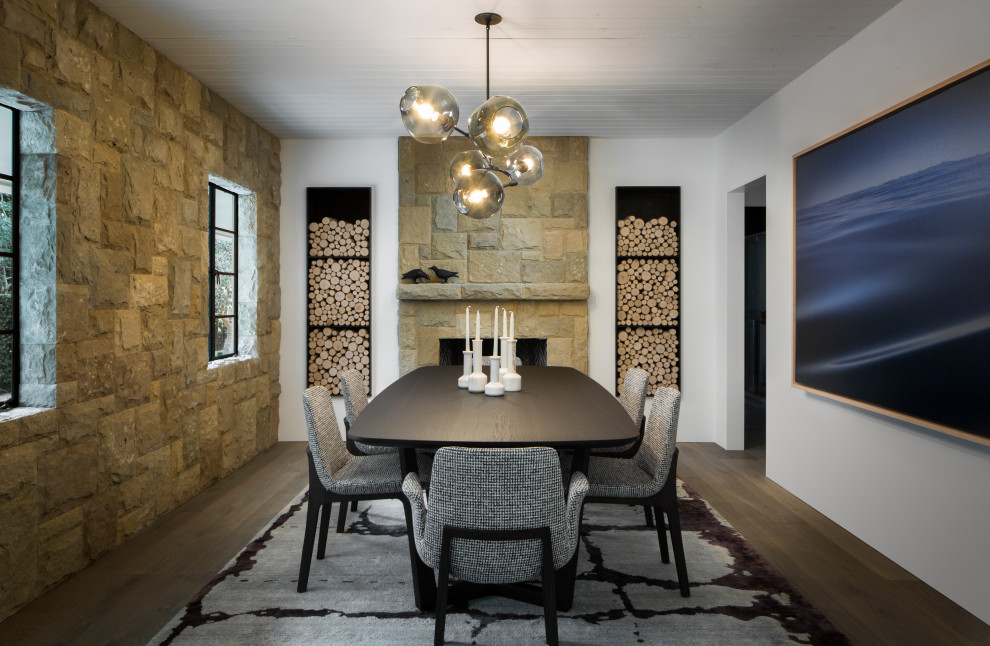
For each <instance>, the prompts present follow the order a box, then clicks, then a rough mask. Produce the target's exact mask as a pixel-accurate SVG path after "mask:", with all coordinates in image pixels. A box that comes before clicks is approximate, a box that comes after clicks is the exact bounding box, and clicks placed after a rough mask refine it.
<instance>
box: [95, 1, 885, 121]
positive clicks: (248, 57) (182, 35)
mask: <svg viewBox="0 0 990 646" xmlns="http://www.w3.org/2000/svg"><path fill="white" fill-rule="evenodd" d="M897 1H898V0H710V1H707V0H694V1H693V2H692V1H691V0H652V1H651V0H612V1H611V2H609V1H606V0H569V1H568V0H542V1H541V0H414V1H404V2H399V1H397V0H363V1H362V0H357V1H352V2H340V1H339V0H333V1H331V0H275V1H272V0H92V2H93V3H94V4H96V5H97V6H98V7H100V8H102V9H103V10H104V11H106V12H107V13H108V14H110V15H111V16H113V17H114V18H116V19H117V20H118V21H119V22H121V23H122V24H124V25H125V26H127V27H128V28H130V29H131V30H133V31H134V32H135V33H137V34H138V36H140V37H141V38H143V39H144V40H146V41H148V42H149V43H151V44H152V45H153V46H154V47H155V48H157V49H158V50H160V51H161V52H163V53H164V54H165V55H167V56H168V57H169V58H171V59H172V60H174V61H175V62H176V63H178V64H179V65H180V66H182V67H183V68H185V69H186V70H188V71H189V72H191V73H192V74H193V75H194V76H196V77H197V78H199V79H200V80H201V81H203V82H204V83H205V84H206V85H208V86H209V87H210V88H212V89H213V90H215V91H217V92H218V93H219V94H220V95H221V96H223V97H224V98H226V99H227V100H228V101H230V102H231V103H233V104H234V105H235V106H237V107H238V108H239V109H240V110H241V111H242V112H244V113H245V114H246V115H248V116H249V117H251V118H252V119H254V120H255V121H257V122H258V123H259V124H261V125H262V126H263V127H265V128H266V129H268V130H269V131H270V132H271V133H272V134H274V135H276V136H278V137H280V138H291V139H296V138H299V139H317V138H358V137H360V138H366V137H396V136H400V135H403V134H405V130H404V129H403V127H402V122H401V121H400V119H399V111H398V104H399V98H400V97H401V96H402V93H403V92H404V91H405V90H406V88H407V87H408V86H410V85H416V84H436V85H443V86H444V87H446V88H448V89H449V90H451V91H452V92H453V93H454V95H455V96H456V97H457V100H458V102H459V104H460V107H461V125H462V126H463V125H464V124H466V122H467V117H468V116H469V115H470V113H471V112H472V111H473V110H474V108H476V107H477V106H478V105H480V104H481V103H482V102H483V100H484V98H485V28H484V26H482V25H479V24H477V23H475V21H474V16H475V14H477V13H481V12H483V11H494V12H496V13H499V14H501V15H502V17H503V20H502V23H501V24H500V25H497V26H495V27H492V31H491V55H492V60H491V90H492V94H508V95H509V96H512V97H514V98H516V99H517V100H519V101H520V102H521V103H522V104H523V106H525V108H526V110H527V112H528V113H529V119H530V134H532V135H543V136H547V135H586V136H593V137H609V138H638V137H711V136H714V135H716V134H718V133H720V132H722V131H723V130H724V129H725V128H727V127H728V126H730V125H731V124H732V123H734V122H735V121H737V120H738V119H739V118H740V117H742V116H744V115H745V114H747V113H748V112H749V111H750V110H752V109H753V108H755V107H756V106H757V105H759V104H760V103H761V102H762V101H763V100H765V99H766V98H767V97H769V96H771V95H772V94H773V93H774V92H776V91H777V90H778V89H780V88H781V87H783V86H784V85H786V84H787V83H788V82H789V81H791V80H792V79H794V78H795V77H797V76H798V75H800V74H801V73H802V72H803V71H805V70H807V69H808V68H809V67H811V66H812V65H814V64H815V63H816V62H818V61H819V60H821V59H822V58H824V57H825V56H826V55H827V54H828V53H829V52H831V51H833V50H834V49H835V48H836V47H838V46H839V45H841V44H842V43H844V42H845V41H846V40H848V39H849V38H850V37H851V36H853V35H854V34H856V33H857V32H859V31H860V30H862V29H863V28H864V27H866V26H867V25H868V24H870V23H871V22H873V21H874V20H875V19H876V18H878V17H879V16H880V15H882V14H883V13H884V12H886V11H887V10H888V9H890V7H892V6H893V5H895V4H897Z"/></svg>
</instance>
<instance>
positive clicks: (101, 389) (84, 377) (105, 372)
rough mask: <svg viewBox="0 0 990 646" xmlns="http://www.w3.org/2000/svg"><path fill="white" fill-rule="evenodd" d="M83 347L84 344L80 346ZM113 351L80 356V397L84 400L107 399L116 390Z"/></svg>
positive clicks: (78, 386)
mask: <svg viewBox="0 0 990 646" xmlns="http://www.w3.org/2000/svg"><path fill="white" fill-rule="evenodd" d="M80 345H82V344H80ZM113 366H114V354H113V350H112V349H109V351H107V352H102V353H100V354H93V355H90V356H86V357H84V356H82V354H80V356H79V375H78V385H77V388H78V392H77V394H78V396H79V397H80V398H81V399H82V400H84V401H85V400H87V399H94V398H97V397H105V396H106V395H109V394H111V393H113V388H114V383H115V380H114V376H113Z"/></svg>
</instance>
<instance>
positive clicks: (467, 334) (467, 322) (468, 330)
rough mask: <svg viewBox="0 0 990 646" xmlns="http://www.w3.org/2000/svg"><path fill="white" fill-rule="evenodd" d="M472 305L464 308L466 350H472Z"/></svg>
mask: <svg viewBox="0 0 990 646" xmlns="http://www.w3.org/2000/svg"><path fill="white" fill-rule="evenodd" d="M470 338H471V306H470V305H468V307H467V309H465V310H464V351H465V352H470V351H471V341H470Z"/></svg>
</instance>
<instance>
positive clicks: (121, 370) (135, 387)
mask: <svg viewBox="0 0 990 646" xmlns="http://www.w3.org/2000/svg"><path fill="white" fill-rule="evenodd" d="M114 376H115V379H114V383H115V384H116V386H117V388H116V391H115V392H116V395H117V405H118V407H119V408H131V407H133V406H140V405H141V404H144V403H146V402H147V401H148V399H149V397H150V396H151V391H150V385H151V355H150V353H147V352H133V353H130V354H123V355H118V356H117V358H116V360H115V362H114Z"/></svg>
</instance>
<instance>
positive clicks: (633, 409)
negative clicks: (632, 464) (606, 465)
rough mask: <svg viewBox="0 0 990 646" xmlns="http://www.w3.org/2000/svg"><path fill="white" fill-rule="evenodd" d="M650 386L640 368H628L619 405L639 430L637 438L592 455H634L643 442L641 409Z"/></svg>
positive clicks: (596, 451)
mask: <svg viewBox="0 0 990 646" xmlns="http://www.w3.org/2000/svg"><path fill="white" fill-rule="evenodd" d="M649 385H650V375H649V374H647V372H646V371H645V370H643V369H641V368H630V369H629V370H627V371H626V374H625V376H624V377H623V378H622V392H620V393H619V403H620V404H622V407H623V408H625V409H626V413H628V414H629V419H631V420H632V421H633V424H635V425H636V428H638V429H639V438H638V439H636V440H633V441H632V442H629V443H628V444H623V445H621V446H610V447H605V448H601V449H595V451H594V453H593V455H605V456H608V457H613V458H617V457H623V458H628V457H632V456H633V455H635V454H636V449H638V448H639V444H640V442H642V441H643V430H644V426H643V421H644V420H643V417H644V416H643V409H644V408H645V407H646V387H647V386H649Z"/></svg>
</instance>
